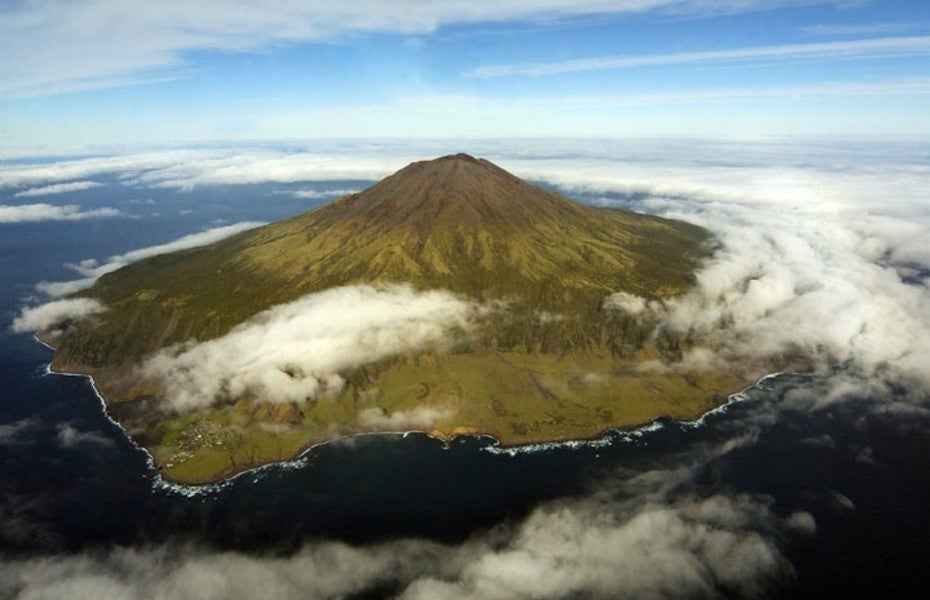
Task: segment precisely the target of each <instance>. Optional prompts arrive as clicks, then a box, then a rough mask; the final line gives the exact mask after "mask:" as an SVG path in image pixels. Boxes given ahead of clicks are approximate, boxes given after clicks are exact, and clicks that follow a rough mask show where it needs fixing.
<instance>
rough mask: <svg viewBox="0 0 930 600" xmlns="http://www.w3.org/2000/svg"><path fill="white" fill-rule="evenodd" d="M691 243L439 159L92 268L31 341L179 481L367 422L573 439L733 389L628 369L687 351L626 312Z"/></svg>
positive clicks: (217, 473)
mask: <svg viewBox="0 0 930 600" xmlns="http://www.w3.org/2000/svg"><path fill="white" fill-rule="evenodd" d="M710 241H711V240H710V236H709V235H708V234H707V232H706V231H704V230H702V229H700V228H698V227H695V226H693V225H689V224H686V223H682V222H676V221H671V220H667V219H661V218H658V217H653V216H646V215H640V214H635V213H631V212H626V211H622V210H614V209H605V208H595V207H590V206H583V205H579V204H577V203H575V202H572V201H570V200H568V199H566V198H564V197H563V196H561V195H559V194H557V193H554V192H551V191H547V190H544V189H541V188H539V187H537V186H534V185H532V184H529V183H527V182H525V181H523V180H521V179H519V178H517V177H515V176H513V175H511V174H510V173H508V172H506V171H504V170H503V169H501V168H499V167H497V166H495V165H494V164H492V163H490V162H488V161H486V160H483V159H475V158H472V157H471V156H468V155H464V154H457V155H453V156H445V157H442V158H438V159H435V160H431V161H422V162H416V163H413V164H411V165H409V166H407V167H405V168H404V169H402V170H400V171H398V172H397V173H395V174H394V175H391V176H390V177H388V178H386V179H384V180H382V181H381V182H379V183H377V184H376V185H374V186H372V187H371V188H369V189H367V190H365V191H363V192H361V193H358V194H351V195H348V196H344V197H342V198H340V199H338V200H336V201H334V202H332V203H330V204H328V205H325V206H322V207H320V208H317V209H315V210H311V211H310V212H307V213H304V214H302V215H299V216H296V217H293V218H291V219H288V220H285V221H281V222H278V223H273V224H270V225H266V226H264V227H260V228H258V229H254V230H250V231H247V232H244V233H241V234H239V235H236V236H235V237H231V238H228V239H226V240H223V241H221V242H218V243H215V244H212V245H210V246H204V247H200V248H196V249H192V250H186V251H181V252H176V253H171V254H164V255H160V256H155V257H152V258H149V259H146V260H142V261H139V262H137V263H134V264H131V265H129V266H126V267H124V268H122V269H119V270H117V271H114V272H112V273H109V274H107V275H104V276H103V277H101V278H100V279H99V280H98V281H97V283H96V284H95V285H94V286H93V287H92V288H90V289H89V290H87V291H85V292H81V293H80V294H78V295H77V296H76V297H75V298H93V299H95V300H96V301H99V302H100V303H101V304H102V305H103V307H105V310H103V311H102V312H99V313H98V314H95V315H93V316H90V317H87V318H85V319H83V320H80V321H77V322H69V323H65V324H63V325H62V326H60V327H58V328H55V329H52V330H46V331H43V332H40V334H39V335H40V338H41V339H42V340H43V341H45V342H47V343H49V344H50V345H51V346H53V347H55V348H56V353H55V358H54V361H53V363H52V368H53V369H54V370H58V371H68V372H79V373H85V374H88V375H91V376H92V377H93V378H94V380H95V381H96V384H97V387H98V389H99V391H100V393H101V395H102V396H103V397H104V398H105V401H106V404H107V410H108V412H109V414H110V415H111V417H112V418H113V419H115V420H116V421H118V422H119V423H120V424H122V425H123V426H124V427H125V428H126V430H127V432H128V433H129V435H130V436H132V437H133V438H134V439H135V440H136V441H137V442H138V443H139V444H141V445H143V446H144V447H146V448H147V449H148V450H149V451H150V452H151V453H152V455H153V456H154V458H155V461H156V463H157V464H158V466H159V467H160V468H161V469H162V471H163V472H164V473H165V475H166V476H167V477H169V478H172V479H174V480H177V481H185V482H194V483H199V482H208V481H215V480H217V479H221V478H224V477H228V476H230V475H233V474H235V473H238V472H241V471H242V470H245V469H247V468H250V467H253V466H256V465H259V464H264V463H268V462H273V461H278V460H283V459H288V458H292V457H294V456H296V455H298V454H299V453H300V452H301V451H302V450H304V449H306V448H307V447H309V446H311V445H313V444H315V443H319V442H322V441H326V440H330V439H334V438H337V437H341V436H345V435H351V434H354V433H360V432H368V431H403V430H411V429H412V430H422V431H426V432H429V433H431V434H432V435H435V436H436V437H440V438H449V437H452V436H455V435H467V434H476V433H482V434H489V435H493V436H494V437H496V438H497V439H498V440H500V442H501V443H502V444H505V445H520V444H528V443H536V442H550V441H559V440H569V439H581V438H589V437H592V436H596V435H598V434H600V433H601V432H603V431H604V430H605V429H609V428H613V427H630V426H634V425H637V424H642V423H646V422H649V421H651V420H653V419H655V418H657V417H660V416H667V417H672V418H688V417H692V416H694V415H696V414H699V413H701V412H703V411H705V410H707V409H709V408H711V407H712V406H714V405H716V404H719V403H720V402H722V401H723V398H724V397H725V395H726V394H727V393H729V392H733V391H735V390H737V389H739V388H740V387H742V385H743V384H744V383H745V379H746V378H745V376H744V375H740V374H737V373H733V372H720V371H715V372H709V371H706V370H705V371H695V370H688V369H687V368H684V367H681V368H659V369H657V368H642V367H643V365H644V364H646V363H648V364H650V365H656V364H659V365H675V364H676V362H678V361H680V359H681V355H682V351H683V350H684V349H686V348H687V347H689V346H690V345H691V344H694V343H696V342H695V341H694V340H684V339H679V338H678V337H676V336H674V335H670V334H667V333H665V332H663V331H662V329H661V328H658V329H657V328H656V323H654V322H650V321H649V319H647V318H645V317H641V316H640V315H639V312H638V311H636V310H629V308H628V307H627V308H626V309H625V308H624V305H629V304H630V303H632V304H633V305H635V304H636V303H645V302H646V301H657V302H661V301H662V300H663V299H666V298H669V297H673V296H676V295H679V294H681V293H683V292H685V291H686V290H687V289H688V288H689V287H690V285H691V282H692V281H693V274H694V271H695V269H696V268H697V266H698V265H699V263H700V261H701V260H702V259H704V258H706V257H707V256H708V254H709V252H710V250H709V242H710ZM618 295H619V297H621V298H624V299H626V301H625V302H616V301H611V300H610V299H613V298H617V297H618Z"/></svg>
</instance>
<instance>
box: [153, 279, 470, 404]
mask: <svg viewBox="0 0 930 600" xmlns="http://www.w3.org/2000/svg"><path fill="white" fill-rule="evenodd" d="M485 310H487V309H485V308H483V307H481V306H480V305H478V304H476V303H474V302H472V301H470V300H466V299H464V298H461V297H459V296H456V295H454V294H452V293H450V292H446V291H442V290H432V291H427V292H416V291H415V290H413V288H411V287H410V286H407V285H390V286H383V287H373V286H370V285H359V286H348V287H339V288H331V289H329V290H325V291H322V292H318V293H314V294H309V295H307V296H305V297H303V298H301V299H299V300H296V301H294V302H290V303H288V304H282V305H280V306H276V307H273V308H271V309H268V310H266V311H264V312H261V313H259V314H257V315H255V316H254V317H252V318H251V319H249V320H248V321H246V322H245V323H242V324H241V325H239V326H238V327H236V328H235V329H233V330H232V331H231V332H230V333H228V334H226V335H225V336H223V337H220V338H216V339H213V340H208V341H206V342H202V343H199V344H192V345H182V346H180V347H172V348H169V349H166V350H164V351H162V352H161V353H160V354H158V355H157V356H155V357H154V358H152V359H150V360H149V361H147V362H146V363H145V364H144V365H143V366H142V367H141V373H142V374H143V375H144V376H146V377H153V378H158V379H160V380H161V381H163V382H164V384H165V386H166V390H167V394H166V395H167V400H168V402H169V403H170V405H171V406H172V407H173V408H174V409H176V410H178V411H187V410H191V409H195V408H200V407H203V406H208V405H210V404H213V403H215V402H217V401H218V400H230V399H236V398H239V397H241V396H244V395H255V396H258V397H260V398H261V399H262V400H266V401H269V402H299V401H303V400H305V399H308V398H315V397H317V396H319V395H320V394H323V393H325V392H327V391H338V390H340V389H341V388H342V386H343V383H344V382H343V380H342V378H341V377H340V376H339V373H344V372H345V371H346V370H349V369H352V368H354V367H359V366H362V365H365V364H369V363H373V362H377V361H379V360H382V359H385V358H389V357H391V356H395V355H398V354H402V353H406V352H417V351H422V350H427V349H431V348H436V349H442V348H446V347H448V346H449V345H450V344H451V343H454V342H455V341H456V340H457V339H459V338H461V337H462V336H464V335H467V334H468V333H469V332H471V331H472V330H473V329H474V328H475V327H476V326H477V324H478V321H479V320H480V318H481V316H482V314H483V313H484V311H485ZM383 418H388V419H389V418H390V417H383Z"/></svg>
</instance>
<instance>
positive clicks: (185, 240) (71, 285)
mask: <svg viewBox="0 0 930 600" xmlns="http://www.w3.org/2000/svg"><path fill="white" fill-rule="evenodd" d="M264 224H265V223H264V222H261V221H241V222H239V223H233V224H232V225H223V226H221V227H212V228H210V229H206V230H204V231H201V232H198V233H192V234H190V235H185V236H184V237H181V238H178V239H176V240H174V241H171V242H168V243H165V244H158V245H155V246H147V247H145V248H139V249H138V250H132V251H130V252H127V253H125V254H118V255H115V256H111V257H110V258H108V259H107V260H106V262H104V263H102V264H101V263H98V262H97V261H96V260H94V259H92V258H89V259H86V260H82V261H81V262H80V263H78V264H76V265H70V266H71V267H72V268H73V269H74V270H75V271H77V272H78V273H80V274H81V275H84V277H83V278H81V279H76V280H72V281H40V282H39V283H38V284H36V289H37V290H38V291H40V292H42V293H44V294H47V295H49V296H54V297H60V296H67V295H68V294H73V293H75V292H79V291H81V290H86V289H87V288H89V287H91V286H92V285H94V282H95V281H97V279H98V278H99V277H101V276H102V275H105V274H107V273H110V272H112V271H115V270H117V269H119V268H122V267H125V266H126V265H128V264H130V263H133V262H136V261H137V260H142V259H144V258H149V257H151V256H157V255H159V254H167V253H169V252H177V251H179V250H188V249H190V248H196V247H198V246H207V245H209V244H213V243H216V242H218V241H220V240H223V239H225V238H228V237H230V236H233V235H235V234H237V233H241V232H243V231H247V230H249V229H254V228H256V227H261V226H262V225H264Z"/></svg>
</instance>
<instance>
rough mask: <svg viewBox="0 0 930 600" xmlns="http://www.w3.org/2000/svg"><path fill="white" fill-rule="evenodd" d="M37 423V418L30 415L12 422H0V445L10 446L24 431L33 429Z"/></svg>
mask: <svg viewBox="0 0 930 600" xmlns="http://www.w3.org/2000/svg"><path fill="white" fill-rule="evenodd" d="M38 424H39V421H38V419H36V418H34V417H30V418H27V419H20V420H19V421H13V422H12V423H0V446H12V445H16V444H18V443H19V442H20V437H21V434H22V433H23V432H24V431H29V430H30V429H34V428H35V427H36V426H37V425H38Z"/></svg>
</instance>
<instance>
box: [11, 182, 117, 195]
mask: <svg viewBox="0 0 930 600" xmlns="http://www.w3.org/2000/svg"><path fill="white" fill-rule="evenodd" d="M101 185H103V184H101V183H97V182H96V181H72V182H69V183H56V184H53V185H47V186H44V187H39V188H31V189H28V190H23V191H22V192H16V193H15V194H14V195H13V196H14V197H16V198H28V197H31V196H50V195H52V194H66V193H68V192H79V191H82V190H90V189H93V188H96V187H100V186H101Z"/></svg>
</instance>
